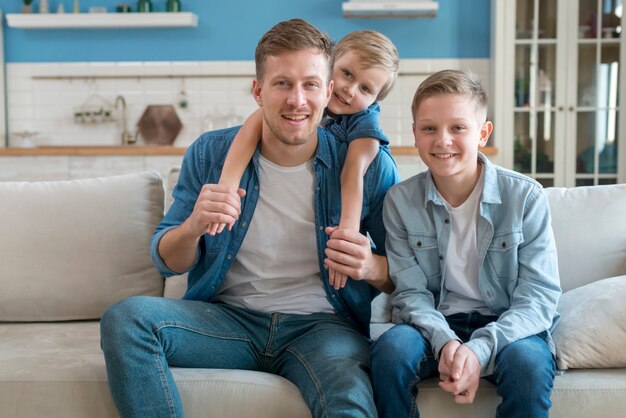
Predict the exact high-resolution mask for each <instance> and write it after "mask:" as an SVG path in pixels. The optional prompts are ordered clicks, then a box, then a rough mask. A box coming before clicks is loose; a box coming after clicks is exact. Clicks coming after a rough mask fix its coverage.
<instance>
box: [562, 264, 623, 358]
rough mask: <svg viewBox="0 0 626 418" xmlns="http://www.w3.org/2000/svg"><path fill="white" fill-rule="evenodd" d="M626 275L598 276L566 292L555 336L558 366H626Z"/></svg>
mask: <svg viewBox="0 0 626 418" xmlns="http://www.w3.org/2000/svg"><path fill="white" fill-rule="evenodd" d="M624 301H626V276H618V277H613V278H610V279H604V280H599V281H597V282H594V283H590V284H588V285H585V286H582V287H579V288H576V289H572V290H570V291H569V292H566V293H564V294H563V295H562V296H561V300H560V301H559V307H558V311H559V313H560V314H561V320H560V322H559V323H558V324H557V326H556V328H555V330H554V333H553V337H554V343H555V345H556V355H557V366H558V367H559V369H561V370H566V369H591V368H610V367H626V350H625V349H624V347H626V303H624Z"/></svg>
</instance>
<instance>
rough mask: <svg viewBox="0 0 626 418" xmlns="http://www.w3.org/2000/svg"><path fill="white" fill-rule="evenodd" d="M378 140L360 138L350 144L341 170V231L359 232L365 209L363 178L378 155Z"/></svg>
mask: <svg viewBox="0 0 626 418" xmlns="http://www.w3.org/2000/svg"><path fill="white" fill-rule="evenodd" d="M378 142H379V141H378V140H377V139H375V138H360V139H357V140H354V141H352V142H350V144H349V145H348V154H347V156H346V161H345V163H344V166H343V169H342V170H341V221H340V222H339V229H349V230H352V231H358V230H359V227H360V224H361V208H362V207H363V176H364V175H365V172H366V171H367V169H368V167H369V166H370V164H371V163H372V161H373V160H374V158H375V157H376V154H378Z"/></svg>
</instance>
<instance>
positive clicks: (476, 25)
mask: <svg viewBox="0 0 626 418" xmlns="http://www.w3.org/2000/svg"><path fill="white" fill-rule="evenodd" d="M126 1H127V2H128V3H131V5H132V7H133V9H135V7H136V1H134V0H133V1H129V0H126ZM344 1H347V0H306V1H294V0H220V1H218V0H181V2H182V5H183V10H184V11H191V12H194V13H196V14H197V15H198V18H199V24H198V27H196V28H183V29H126V30H119V29H115V30H76V29H74V30H32V29H31V30H24V29H13V28H7V27H6V19H5V21H4V22H3V25H4V29H5V36H4V37H5V40H4V42H5V59H6V61H7V62H76V61H178V60H181V61H184V60H191V61H196V60H252V59H254V48H255V46H256V43H257V41H258V39H259V38H260V37H261V35H262V34H263V33H264V32H265V31H266V30H267V29H269V28H270V27H272V26H273V25H274V24H275V23H277V22H279V21H281V20H285V19H290V18H294V17H300V18H303V19H305V20H308V21H309V22H311V23H312V24H314V25H315V26H317V27H318V28H319V29H321V30H323V31H325V32H327V33H328V34H330V36H331V37H332V38H333V39H335V40H338V39H339V38H341V37H342V36H343V35H345V34H346V33H348V32H350V31H353V30H359V29H374V30H378V31H380V32H382V33H384V34H385V35H387V36H388V37H389V38H390V39H391V40H392V41H393V42H394V43H395V44H396V46H397V47H398V50H399V52H400V57H401V58H488V57H489V36H490V29H489V27H490V2H489V0H471V1H468V0H440V1H439V12H438V14H437V17H436V18H434V19H346V18H344V17H343V15H342V12H341V4H342V3H343V2H344ZM48 2H49V4H50V10H54V11H56V8H57V5H58V4H59V3H61V2H62V3H63V4H64V7H65V10H66V11H71V10H72V4H73V0H48ZM122 2H124V0H80V6H81V11H84V12H86V11H87V9H88V7H89V6H107V8H108V10H109V11H110V12H111V11H114V9H115V5H116V4H119V3H122ZM165 2H166V0H152V4H153V5H154V6H155V8H156V9H157V10H156V11H163V10H164V8H165ZM38 4H39V0H35V1H33V5H35V6H38ZM0 8H1V9H2V10H3V12H4V14H7V13H18V12H19V11H20V8H21V1H19V0H0Z"/></svg>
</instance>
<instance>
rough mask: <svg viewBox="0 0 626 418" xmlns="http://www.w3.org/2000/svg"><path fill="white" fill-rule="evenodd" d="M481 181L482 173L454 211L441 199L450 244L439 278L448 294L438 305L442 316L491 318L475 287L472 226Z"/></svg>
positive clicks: (475, 251)
mask: <svg viewBox="0 0 626 418" xmlns="http://www.w3.org/2000/svg"><path fill="white" fill-rule="evenodd" d="M484 177H485V176H484V170H483V171H482V172H481V175H480V179H479V180H478V182H477V183H476V187H474V190H473V191H472V193H471V194H470V196H469V197H468V198H467V200H466V201H465V202H463V203H462V204H461V205H460V206H458V207H456V208H454V207H452V206H450V204H449V203H448V202H446V200H445V199H443V197H442V199H443V201H444V204H445V205H446V208H447V209H448V212H449V213H450V241H449V243H448V250H447V253H446V270H445V275H444V277H443V285H444V286H445V288H446V290H447V291H448V293H447V294H446V296H445V298H444V300H442V301H441V303H440V304H439V311H440V312H441V313H443V314H444V315H446V316H448V315H452V314H455V313H461V312H463V313H468V312H474V311H475V312H478V313H480V314H482V315H493V312H492V311H491V309H489V307H487V304H485V301H484V299H483V297H482V295H481V293H480V289H479V287H478V272H479V269H480V265H479V262H480V260H479V259H478V246H477V243H476V242H477V239H476V238H477V237H476V224H477V221H478V214H479V207H480V198H481V195H482V193H483V186H484V182H485V178H484Z"/></svg>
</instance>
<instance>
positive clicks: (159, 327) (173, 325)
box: [152, 322, 251, 342]
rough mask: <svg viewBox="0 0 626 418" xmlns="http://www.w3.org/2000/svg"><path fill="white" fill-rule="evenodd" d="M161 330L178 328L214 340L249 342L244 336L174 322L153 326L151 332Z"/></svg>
mask: <svg viewBox="0 0 626 418" xmlns="http://www.w3.org/2000/svg"><path fill="white" fill-rule="evenodd" d="M163 328H180V329H184V330H187V331H191V332H195V333H196V334H200V335H205V336H207V337H215V338H222V339H226V340H241V341H246V342H251V341H250V338H248V336H246V335H242V334H234V333H215V332H206V331H203V330H200V329H197V328H194V327H188V326H185V325H181V324H179V323H176V322H161V323H159V324H158V325H155V326H154V328H153V330H152V331H153V332H154V333H155V334H156V333H157V332H159V331H161V330H162V329H163Z"/></svg>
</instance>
